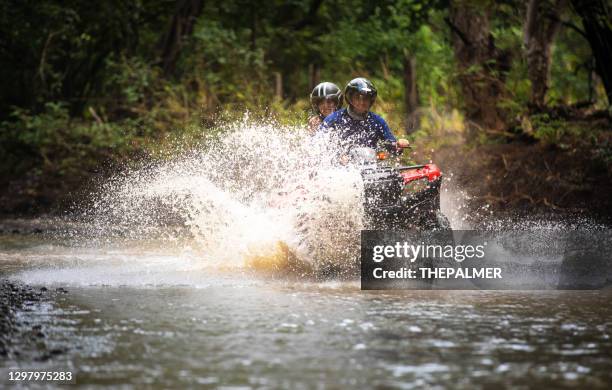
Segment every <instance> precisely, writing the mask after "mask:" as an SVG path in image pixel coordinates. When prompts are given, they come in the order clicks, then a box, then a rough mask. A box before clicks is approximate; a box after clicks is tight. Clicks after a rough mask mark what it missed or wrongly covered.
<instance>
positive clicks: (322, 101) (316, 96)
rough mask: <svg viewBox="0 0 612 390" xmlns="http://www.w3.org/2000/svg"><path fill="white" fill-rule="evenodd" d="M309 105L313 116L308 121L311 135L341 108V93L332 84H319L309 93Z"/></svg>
mask: <svg viewBox="0 0 612 390" xmlns="http://www.w3.org/2000/svg"><path fill="white" fill-rule="evenodd" d="M310 105H311V106H312V109H313V111H314V112H315V115H313V116H311V117H310V118H309V119H308V132H309V133H310V134H311V135H313V134H315V133H316V132H317V129H318V128H319V126H320V125H321V123H322V122H323V120H324V119H325V118H326V117H327V116H328V115H329V114H331V113H332V112H334V111H336V110H338V109H339V108H342V91H340V88H338V86H337V85H336V84H334V83H329V82H323V83H320V84H318V85H317V86H316V87H314V89H313V90H312V92H311V93H310Z"/></svg>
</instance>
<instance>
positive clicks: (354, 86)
mask: <svg viewBox="0 0 612 390" xmlns="http://www.w3.org/2000/svg"><path fill="white" fill-rule="evenodd" d="M355 93H360V94H362V95H366V96H369V97H370V106H371V105H372V104H374V101H375V100H376V95H377V94H378V91H376V88H374V84H372V82H371V81H370V80H368V79H366V78H363V77H357V78H356V79H352V80H351V81H349V83H348V84H347V85H346V88H344V98H345V99H346V103H347V104H348V105H351V97H352V96H353V95H354V94H355Z"/></svg>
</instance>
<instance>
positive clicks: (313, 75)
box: [308, 62, 321, 91]
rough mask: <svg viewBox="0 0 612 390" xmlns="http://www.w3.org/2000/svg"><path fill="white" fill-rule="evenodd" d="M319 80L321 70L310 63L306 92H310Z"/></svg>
mask: <svg viewBox="0 0 612 390" xmlns="http://www.w3.org/2000/svg"><path fill="white" fill-rule="evenodd" d="M320 80H321V68H320V67H319V65H318V64H313V63H312V62H311V63H310V64H308V90H309V91H312V90H313V89H314V87H316V86H317V84H319V82H320Z"/></svg>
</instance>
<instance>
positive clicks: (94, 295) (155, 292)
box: [0, 234, 612, 388]
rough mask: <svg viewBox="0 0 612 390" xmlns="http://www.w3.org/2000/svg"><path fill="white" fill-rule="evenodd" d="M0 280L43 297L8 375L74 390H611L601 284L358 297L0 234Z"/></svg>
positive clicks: (153, 245)
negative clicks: (70, 382)
mask: <svg viewBox="0 0 612 390" xmlns="http://www.w3.org/2000/svg"><path fill="white" fill-rule="evenodd" d="M0 248H1V250H0V270H1V272H2V274H3V275H5V276H8V277H10V278H12V279H15V280H19V281H21V282H24V283H28V284H30V285H33V286H45V287H47V288H49V289H50V290H54V289H55V288H58V287H62V288H65V289H67V290H68V293H67V294H55V295H53V298H52V299H51V300H50V301H48V302H43V303H38V304H35V305H34V306H31V307H29V309H24V310H21V311H19V313H18V319H19V323H20V324H21V325H20V326H21V327H22V328H24V329H25V328H28V329H29V327H33V326H36V325H38V326H40V328H41V329H42V332H43V333H44V335H45V337H44V339H42V340H41V341H40V342H39V344H40V343H44V344H45V346H46V350H56V351H60V352H58V353H57V354H56V355H54V356H53V357H51V358H49V359H42V360H41V356H40V353H39V352H37V351H38V350H39V349H40V345H29V344H24V345H22V346H21V347H20V350H21V355H19V356H15V355H12V356H10V357H9V358H8V359H7V360H5V361H2V362H1V363H0V373H1V374H2V376H3V378H4V377H6V376H7V372H8V370H9V369H10V368H17V367H18V368H20V369H26V368H29V369H57V370H70V371H72V372H74V373H75V374H76V381H77V383H78V384H90V385H96V384H101V385H135V386H137V385H144V384H150V385H154V386H155V387H160V388H163V387H166V388H167V387H175V388H176V387H185V386H187V387H191V386H199V385H203V386H207V387H220V386H227V387H233V388H237V387H238V388H281V387H282V388H316V387H332V388H338V387H349V386H350V387H356V388H365V387H383V388H414V387H454V388H456V387H463V388H479V387H480V388H486V387H491V386H494V385H505V386H516V387H525V388H527V387H531V388H542V387H549V388H551V387H555V388H557V387H560V386H578V387H599V388H608V387H609V385H610V383H612V339H611V338H610V337H611V335H612V305H611V304H610V300H611V298H612V291H611V290H598V291H529V292H521V291H391V292H389V291H386V292H373V291H361V290H360V287H359V283H358V281H352V280H329V281H324V282H320V281H319V282H317V281H308V280H299V279H296V278H290V277H268V276H266V275H258V274H252V273H250V272H247V271H246V270H245V269H239V268H236V269H222V268H219V267H210V266H207V265H203V264H202V262H201V261H200V260H199V256H198V255H197V252H195V251H193V250H190V249H186V248H185V246H183V245H174V246H172V245H170V246H168V245H165V244H163V243H159V242H155V241H141V242H134V241H131V242H129V243H126V242H124V241H122V242H121V243H106V244H101V243H99V242H98V243H96V244H95V245H91V244H83V243H82V242H81V243H80V240H79V239H75V238H73V237H72V238H58V237H57V236H56V237H53V238H50V237H41V236H40V235H14V234H5V235H3V236H1V237H0Z"/></svg>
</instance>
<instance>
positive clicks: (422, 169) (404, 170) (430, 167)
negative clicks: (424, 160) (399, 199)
mask: <svg viewBox="0 0 612 390" xmlns="http://www.w3.org/2000/svg"><path fill="white" fill-rule="evenodd" d="M399 171H400V175H401V176H402V179H404V184H408V183H410V182H411V181H415V180H420V179H424V178H427V180H428V181H430V182H432V181H436V180H438V179H439V178H440V177H441V176H442V172H441V171H440V168H438V166H437V165H436V164H425V165H412V166H408V167H400V168H399Z"/></svg>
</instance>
